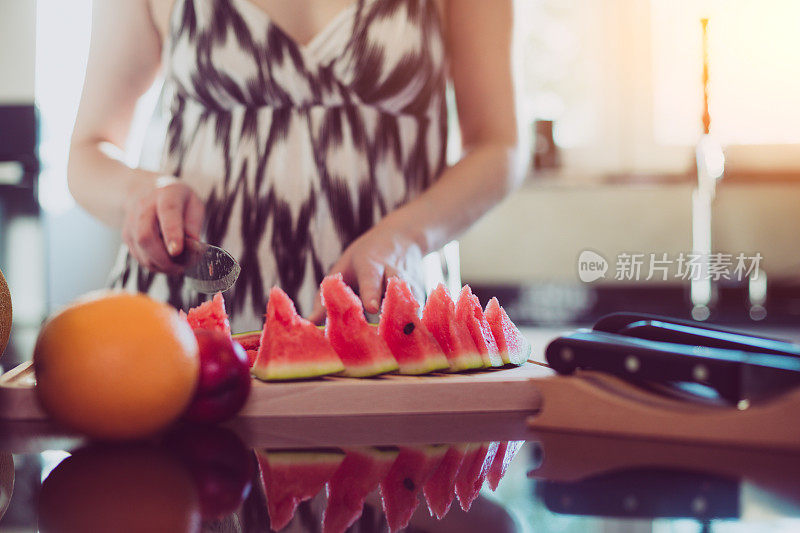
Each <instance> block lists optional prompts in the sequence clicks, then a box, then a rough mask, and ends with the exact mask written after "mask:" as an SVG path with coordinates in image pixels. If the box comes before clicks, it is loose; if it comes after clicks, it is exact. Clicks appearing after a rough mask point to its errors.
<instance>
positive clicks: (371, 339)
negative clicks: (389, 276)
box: [262, 274, 398, 377]
mask: <svg viewBox="0 0 800 533" xmlns="http://www.w3.org/2000/svg"><path fill="white" fill-rule="evenodd" d="M321 287H322V303H323V305H324V306H325V308H326V310H327V313H328V320H327V323H326V325H325V335H326V336H327V338H328V341H330V343H331V346H333V349H334V350H336V353H337V354H339V357H341V359H342V362H343V363H344V367H345V369H344V372H343V373H342V375H344V376H350V377H367V376H375V375H378V374H384V373H386V372H392V371H394V370H397V368H398V364H397V360H396V359H395V358H394V356H393V355H392V352H391V350H389V347H388V346H387V345H386V341H384V340H383V339H382V338H381V336H380V335H378V330H377V329H376V328H375V327H373V326H370V325H369V324H368V323H367V320H366V318H364V311H363V310H362V308H361V300H359V299H358V296H356V295H355V293H354V292H353V291H352V289H350V287H348V286H347V284H346V283H345V282H344V280H343V279H342V275H341V274H335V275H333V276H328V277H326V278H325V279H323V280H322V285H321ZM262 342H263V341H262Z"/></svg>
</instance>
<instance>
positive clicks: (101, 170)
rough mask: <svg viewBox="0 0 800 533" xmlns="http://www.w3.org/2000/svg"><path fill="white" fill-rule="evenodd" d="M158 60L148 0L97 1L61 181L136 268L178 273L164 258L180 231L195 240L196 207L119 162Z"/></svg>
mask: <svg viewBox="0 0 800 533" xmlns="http://www.w3.org/2000/svg"><path fill="white" fill-rule="evenodd" d="M160 54H161V38H160V36H159V33H158V31H157V30H156V27H155V25H154V23H153V20H152V17H151V15H150V11H149V7H148V2H147V0H95V2H94V8H93V18H92V40H91V47H90V50H89V61H88V64H87V68H86V78H85V80H84V86H83V94H82V96H81V103H80V107H79V109H78V116H77V119H76V122H75V129H74V131H73V134H72V143H71V145H70V155H69V166H68V171H67V174H68V180H69V188H70V191H71V192H72V195H73V196H74V197H75V200H76V201H77V202H78V204H80V205H81V206H82V207H83V208H84V209H86V210H87V211H88V212H89V213H91V214H92V215H93V216H95V217H97V218H98V219H100V220H101V221H103V222H105V223H106V224H109V225H111V226H115V227H119V228H121V229H122V236H123V239H124V241H125V242H126V243H127V244H128V246H129V248H130V249H131V253H132V254H133V255H134V257H135V258H136V259H137V260H138V261H139V262H140V263H141V264H143V265H144V266H145V267H147V268H149V269H151V270H160V271H165V272H176V271H178V270H179V269H178V268H177V267H176V265H174V264H173V263H172V261H170V259H169V255H177V254H179V253H180V252H181V250H182V248H183V235H184V232H186V233H189V234H192V235H194V236H197V234H198V233H199V231H200V226H201V224H202V218H203V207H202V203H201V202H200V200H199V199H197V197H196V196H195V195H194V193H193V192H192V191H191V189H189V188H188V187H187V186H186V185H184V184H183V183H181V182H180V181H179V180H176V179H174V178H171V177H169V176H160V175H158V174H156V173H153V172H147V171H144V170H140V169H132V168H130V167H128V166H127V165H125V164H124V163H123V162H122V158H121V154H122V149H123V147H124V145H125V142H126V140H127V137H128V132H129V129H130V125H131V120H132V117H133V112H134V109H135V107H136V102H137V100H138V99H139V97H140V96H141V95H142V94H144V93H145V91H147V89H148V88H149V87H150V86H151V85H152V83H153V81H154V79H155V77H156V74H157V73H158V70H159V68H160V64H161V58H160ZM162 235H163V237H162ZM165 243H168V245H165ZM167 248H169V254H168V253H167Z"/></svg>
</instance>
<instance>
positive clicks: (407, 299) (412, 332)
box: [378, 277, 449, 374]
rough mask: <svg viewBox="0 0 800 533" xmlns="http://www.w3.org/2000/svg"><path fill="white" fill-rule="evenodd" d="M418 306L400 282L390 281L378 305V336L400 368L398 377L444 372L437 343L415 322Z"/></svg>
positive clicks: (443, 363) (417, 317) (393, 278)
mask: <svg viewBox="0 0 800 533" xmlns="http://www.w3.org/2000/svg"><path fill="white" fill-rule="evenodd" d="M418 313H419V303H417V300H416V299H415V298H414V295H413V294H412V293H411V289H409V288H408V285H406V283H405V282H404V281H401V280H400V278H396V277H391V278H389V281H388V283H387V285H386V295H385V296H384V298H383V304H382V305H381V322H380V324H378V334H379V335H380V336H381V337H383V340H385V341H386V344H388V345H389V349H390V350H392V354H393V355H394V356H395V358H396V359H397V362H398V363H399V364H400V373H401V374H427V373H428V372H433V371H434V370H443V369H445V368H448V367H449V365H448V363H447V357H445V355H444V353H442V349H441V348H440V347H439V343H438V342H436V339H435V338H434V337H433V335H431V332H430V331H428V328H426V327H425V325H424V324H423V323H422V321H420V319H419V314H418Z"/></svg>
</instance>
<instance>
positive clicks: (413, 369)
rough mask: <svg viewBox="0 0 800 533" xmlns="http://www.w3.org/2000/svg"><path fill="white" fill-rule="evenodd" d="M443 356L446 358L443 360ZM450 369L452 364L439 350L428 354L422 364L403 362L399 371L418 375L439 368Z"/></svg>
mask: <svg viewBox="0 0 800 533" xmlns="http://www.w3.org/2000/svg"><path fill="white" fill-rule="evenodd" d="M442 358H444V360H442ZM449 369H450V364H449V363H448V362H447V358H445V356H444V354H442V353H441V352H438V353H432V354H430V356H426V357H425V359H424V360H423V361H422V363H421V364H415V363H401V364H400V371H399V372H400V374H404V375H412V376H418V375H421V374H430V373H431V372H436V371H438V370H442V371H445V370H449Z"/></svg>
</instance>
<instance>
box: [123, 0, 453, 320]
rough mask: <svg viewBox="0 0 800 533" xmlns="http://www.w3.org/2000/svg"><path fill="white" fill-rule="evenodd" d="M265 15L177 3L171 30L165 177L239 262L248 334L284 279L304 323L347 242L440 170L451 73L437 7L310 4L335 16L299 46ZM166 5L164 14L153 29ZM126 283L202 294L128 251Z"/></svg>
mask: <svg viewBox="0 0 800 533" xmlns="http://www.w3.org/2000/svg"><path fill="white" fill-rule="evenodd" d="M307 3H308V4H309V5H311V4H312V2H307ZM267 4H268V3H266V2H264V5H259V4H256V3H254V2H253V0H175V3H174V4H172V6H171V7H170V9H169V13H168V14H167V21H166V25H165V26H164V31H165V35H164V40H163V43H164V46H163V48H164V52H163V58H164V72H165V88H164V93H163V97H162V99H163V101H164V104H165V107H166V110H167V113H166V115H167V117H166V118H167V120H168V126H167V128H166V138H165V142H164V144H163V151H162V154H161V162H160V165H159V166H160V168H159V170H160V171H161V172H165V173H170V174H173V175H177V176H180V177H181V178H182V179H185V180H186V181H187V183H189V184H190V185H191V186H192V187H193V188H194V189H195V191H196V192H197V193H198V195H199V196H200V197H201V199H203V200H204V202H205V204H206V211H207V213H206V219H207V223H206V228H205V234H204V238H205V239H206V240H208V241H209V242H211V243H212V244H218V245H221V246H223V247H225V248H226V249H228V250H229V251H230V252H231V253H232V254H233V255H234V256H235V257H237V259H238V260H239V262H240V263H241V265H242V274H241V275H240V278H239V280H238V281H237V283H236V285H235V286H234V288H233V289H231V291H229V293H227V294H226V300H227V302H228V304H229V307H230V308H229V312H231V313H232V315H233V317H234V318H233V327H234V329H236V330H240V331H241V330H245V329H255V328H258V327H260V325H261V321H262V317H263V313H264V304H265V301H266V294H267V292H268V289H269V286H271V285H273V284H277V285H280V286H281V287H282V288H283V289H284V290H286V292H287V293H288V294H289V295H290V296H291V297H292V299H293V300H294V301H295V302H297V304H298V307H299V310H300V311H301V312H308V311H309V310H310V307H311V304H312V301H313V298H314V295H315V293H316V288H317V286H318V283H319V280H320V279H321V277H322V276H323V275H324V274H325V273H326V272H327V270H328V268H330V266H331V265H332V264H333V263H334V262H335V260H336V259H337V258H338V257H339V255H340V254H341V253H342V251H343V250H344V249H345V248H346V246H347V245H348V244H349V243H350V242H352V241H353V240H354V239H355V238H357V237H358V236H359V235H361V234H362V233H363V232H364V231H366V230H368V229H369V228H370V227H372V226H373V225H374V224H375V223H377V222H378V221H379V220H380V218H382V217H383V216H384V215H385V214H386V213H388V212H389V211H391V210H393V209H395V208H397V207H398V206H400V205H402V204H403V203H405V202H407V201H409V200H410V199H412V198H414V197H415V196H416V195H418V194H419V193H420V192H421V191H423V190H424V189H425V188H426V187H427V186H428V185H430V183H431V182H432V181H433V180H435V179H436V177H437V176H438V174H439V172H440V171H441V170H442V168H443V166H444V148H445V141H446V112H445V102H444V87H445V68H446V67H445V60H444V43H443V39H442V32H441V23H440V17H439V13H438V11H437V9H438V8H437V7H436V4H435V3H434V1H433V0H356V1H355V2H353V3H347V2H345V3H342V2H339V1H338V0H335V1H332V2H330V3H327V2H326V3H319V4H317V3H313V4H314V5H323V4H324V6H325V9H321V10H320V12H319V13H318V16H317V17H315V18H314V20H313V22H314V27H311V26H308V27H306V28H302V27H300V26H298V25H297V24H296V22H297V21H296V20H294V22H292V20H293V19H291V17H290V18H287V19H286V20H288V21H290V22H289V23H286V25H287V28H290V27H291V28H292V31H294V30H303V29H305V31H298V33H297V34H296V35H297V36H298V37H297V39H298V40H295V38H294V37H292V35H291V34H290V33H289V30H288V29H287V30H284V28H283V27H282V26H281V25H280V24H279V23H277V22H275V21H274V20H273V19H272V18H271V17H270V15H269V14H268V10H269V9H270V5H267ZM269 4H274V5H273V6H272V7H276V6H277V4H276V3H274V2H270V3H269ZM280 4H281V5H283V6H284V8H285V7H286V4H292V3H291V2H283V3H280ZM162 5H163V4H161V3H157V2H154V4H153V15H154V19H155V20H156V24H157V25H159V24H161V23H162V22H163V18H159V17H164V16H165V15H164V13H163V12H161V10H160V6H162ZM331 14H332V18H329V16H331ZM159 21H161V22H159ZM301 34H302V35H301ZM116 280H117V281H116V284H117V285H119V286H125V287H128V288H134V289H136V290H140V291H144V292H149V293H151V294H153V295H155V296H157V297H160V298H162V299H165V300H168V301H170V302H171V303H172V304H173V305H176V306H178V307H183V308H186V307H188V306H190V305H195V304H196V303H197V302H198V301H199V300H200V299H201V298H200V295H197V294H194V293H192V292H191V291H190V290H189V289H188V287H186V286H185V284H184V283H183V280H182V279H181V278H179V277H178V278H175V277H167V276H164V275H161V274H152V273H149V272H147V271H146V270H143V269H140V268H139V267H138V265H136V264H135V262H134V261H133V260H132V258H130V257H129V256H126V257H125V258H124V260H123V261H122V264H121V265H120V268H119V269H118V271H117V276H116Z"/></svg>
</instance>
